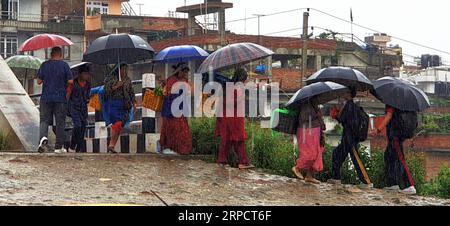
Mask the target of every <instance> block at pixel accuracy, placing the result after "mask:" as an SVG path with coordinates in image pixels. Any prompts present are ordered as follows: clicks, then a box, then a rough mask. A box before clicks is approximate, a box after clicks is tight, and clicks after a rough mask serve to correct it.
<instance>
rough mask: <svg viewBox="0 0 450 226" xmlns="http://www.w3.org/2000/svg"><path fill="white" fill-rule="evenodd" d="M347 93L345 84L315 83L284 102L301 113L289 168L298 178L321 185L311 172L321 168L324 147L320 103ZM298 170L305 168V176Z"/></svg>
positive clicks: (318, 170)
mask: <svg viewBox="0 0 450 226" xmlns="http://www.w3.org/2000/svg"><path fill="white" fill-rule="evenodd" d="M347 92H349V89H348V88H347V87H345V86H343V85H340V84H337V83H334V82H316V83H313V84H311V85H308V86H305V87H303V88H302V89H300V90H299V91H297V92H296V93H295V95H294V96H293V97H292V98H291V99H290V100H289V102H288V103H287V104H286V107H287V108H289V109H296V110H299V112H300V113H299V117H298V121H299V123H298V129H297V144H298V149H299V157H298V160H297V164H296V166H295V167H293V168H292V171H293V173H294V174H295V176H296V177H297V178H299V179H300V180H305V181H306V182H309V183H313V184H320V181H318V180H317V179H315V178H314V174H315V173H318V172H321V171H322V170H323V161H322V155H323V152H324V146H325V140H324V136H323V131H325V129H326V126H325V123H324V121H323V115H322V112H321V110H320V108H319V105H320V104H324V103H327V102H329V101H331V100H334V99H336V98H338V97H339V96H342V95H343V94H345V93H347ZM301 170H305V171H306V178H305V177H304V176H303V175H302V173H301Z"/></svg>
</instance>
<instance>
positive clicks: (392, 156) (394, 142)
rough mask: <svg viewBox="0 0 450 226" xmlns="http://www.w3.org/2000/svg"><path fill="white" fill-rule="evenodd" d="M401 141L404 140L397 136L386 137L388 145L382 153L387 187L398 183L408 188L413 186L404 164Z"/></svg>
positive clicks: (406, 166)
mask: <svg viewBox="0 0 450 226" xmlns="http://www.w3.org/2000/svg"><path fill="white" fill-rule="evenodd" d="M403 142H404V140H402V139H399V138H397V137H391V138H389V139H388V146H387V149H386V152H385V153H384V172H385V178H386V186H387V187H392V186H395V185H399V186H402V187H405V188H408V187H411V186H414V181H413V179H412V175H411V172H410V171H409V168H408V165H407V164H406V159H405V154H404V152H403Z"/></svg>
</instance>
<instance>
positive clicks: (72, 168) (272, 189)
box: [0, 154, 450, 206]
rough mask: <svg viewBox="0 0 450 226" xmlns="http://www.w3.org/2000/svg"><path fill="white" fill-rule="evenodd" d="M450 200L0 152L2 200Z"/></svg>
mask: <svg viewBox="0 0 450 226" xmlns="http://www.w3.org/2000/svg"><path fill="white" fill-rule="evenodd" d="M92 204H93V205H99V204H121V205H124V204H129V205H156V206H161V205H166V204H167V205H294V206H295V205H450V200H440V199H434V198H424V197H418V196H413V197H407V196H404V195H400V194H397V193H389V192H385V191H382V190H376V189H371V190H361V189H359V188H358V187H354V186H335V185H329V184H321V185H310V184H305V183H304V182H301V181H298V180H295V179H290V178H286V177H279V176H274V175H270V174H266V173H263V172H262V171H260V170H251V171H239V170H236V169H231V168H226V169H222V168H219V167H218V166H217V165H216V164H209V163H206V162H204V161H201V160H195V159H183V158H167V157H158V156H152V155H144V156H143V155H131V156H126V155H117V156H109V155H73V154H69V155H53V154H48V155H29V154H28V155H24V154H0V205H92Z"/></svg>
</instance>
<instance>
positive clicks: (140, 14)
mask: <svg viewBox="0 0 450 226" xmlns="http://www.w3.org/2000/svg"><path fill="white" fill-rule="evenodd" d="M136 5H138V6H139V16H142V11H141V7H142V6H143V5H144V4H143V3H137V4H136Z"/></svg>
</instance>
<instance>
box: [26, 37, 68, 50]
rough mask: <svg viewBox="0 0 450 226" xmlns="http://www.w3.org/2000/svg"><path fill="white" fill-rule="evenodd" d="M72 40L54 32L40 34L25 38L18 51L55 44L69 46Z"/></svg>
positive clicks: (48, 46)
mask: <svg viewBox="0 0 450 226" xmlns="http://www.w3.org/2000/svg"><path fill="white" fill-rule="evenodd" d="M70 45H73V42H72V41H70V40H69V39H68V38H66V37H63V36H60V35H54V34H40V35H36V36H33V37H31V38H29V39H28V40H26V41H25V42H24V43H23V44H22V46H20V48H19V52H27V51H35V50H39V49H46V48H52V47H55V46H70Z"/></svg>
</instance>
